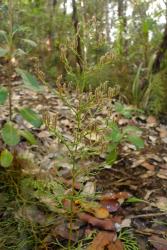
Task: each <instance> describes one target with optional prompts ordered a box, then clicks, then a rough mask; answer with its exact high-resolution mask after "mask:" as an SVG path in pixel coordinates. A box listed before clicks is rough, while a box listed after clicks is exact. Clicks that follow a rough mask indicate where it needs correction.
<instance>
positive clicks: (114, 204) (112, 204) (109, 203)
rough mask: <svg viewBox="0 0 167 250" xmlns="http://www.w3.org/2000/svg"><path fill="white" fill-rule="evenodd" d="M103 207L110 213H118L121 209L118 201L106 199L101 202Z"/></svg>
mask: <svg viewBox="0 0 167 250" xmlns="http://www.w3.org/2000/svg"><path fill="white" fill-rule="evenodd" d="M100 203H101V205H102V207H104V208H106V209H108V211H109V212H116V211H118V209H119V208H120V206H121V205H120V203H119V202H118V201H117V200H112V199H108V200H107V199H105V200H101V202H100Z"/></svg>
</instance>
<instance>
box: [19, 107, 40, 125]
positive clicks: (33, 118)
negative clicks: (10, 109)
mask: <svg viewBox="0 0 167 250" xmlns="http://www.w3.org/2000/svg"><path fill="white" fill-rule="evenodd" d="M19 113H20V115H21V116H22V117H23V118H24V119H25V120H26V121H27V122H29V123H31V124H32V125H33V126H34V127H36V128H39V127H40V126H41V125H42V119H41V117H40V116H39V115H38V114H37V113H36V112H35V111H33V110H32V109H29V108H23V109H21V110H20V111H19Z"/></svg>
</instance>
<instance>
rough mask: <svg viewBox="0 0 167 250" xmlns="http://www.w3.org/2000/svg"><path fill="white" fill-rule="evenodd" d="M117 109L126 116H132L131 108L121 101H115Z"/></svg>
mask: <svg viewBox="0 0 167 250" xmlns="http://www.w3.org/2000/svg"><path fill="white" fill-rule="evenodd" d="M115 111H116V112H118V113H120V114H121V115H123V116H124V117H125V118H131V117H132V114H131V110H130V109H128V108H127V107H126V106H124V105H122V104H121V103H119V102H117V103H115Z"/></svg>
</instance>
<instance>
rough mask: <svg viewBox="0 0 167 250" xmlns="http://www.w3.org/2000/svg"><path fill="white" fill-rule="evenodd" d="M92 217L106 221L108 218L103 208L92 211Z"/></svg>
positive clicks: (106, 211)
mask: <svg viewBox="0 0 167 250" xmlns="http://www.w3.org/2000/svg"><path fill="white" fill-rule="evenodd" d="M94 215H95V217H96V218H98V219H106V218H108V217H109V211H108V209H106V208H104V207H99V208H96V209H94Z"/></svg>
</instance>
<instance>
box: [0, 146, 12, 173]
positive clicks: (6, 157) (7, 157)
mask: <svg viewBox="0 0 167 250" xmlns="http://www.w3.org/2000/svg"><path fill="white" fill-rule="evenodd" d="M12 161H13V155H12V154H11V153H10V152H9V151H8V150H7V149H5V150H3V151H2V152H1V155H0V164H1V166H2V167H5V168H7V167H9V166H10V165H11V164H12Z"/></svg>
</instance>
